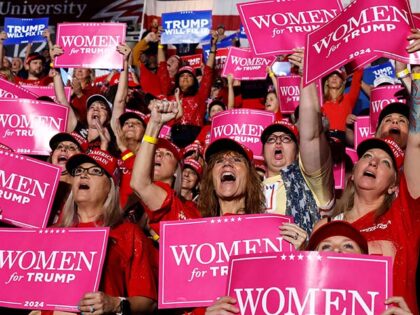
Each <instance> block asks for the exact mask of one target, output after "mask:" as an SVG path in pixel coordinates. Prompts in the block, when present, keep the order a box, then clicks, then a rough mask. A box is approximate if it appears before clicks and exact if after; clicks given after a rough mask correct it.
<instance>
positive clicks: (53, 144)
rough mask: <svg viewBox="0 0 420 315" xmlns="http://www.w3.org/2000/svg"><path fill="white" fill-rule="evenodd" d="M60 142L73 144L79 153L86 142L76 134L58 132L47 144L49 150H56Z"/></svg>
mask: <svg viewBox="0 0 420 315" xmlns="http://www.w3.org/2000/svg"><path fill="white" fill-rule="evenodd" d="M62 141H70V142H73V143H74V144H75V145H77V147H78V148H79V150H80V151H82V146H83V144H84V143H87V140H86V139H85V138H83V137H82V136H81V135H79V134H78V133H77V132H70V133H68V132H59V133H57V134H56V135H54V136H53V137H52V138H51V139H50V143H49V144H50V148H51V150H53V151H54V150H55V149H56V148H57V146H58V144H59V143H60V142H62Z"/></svg>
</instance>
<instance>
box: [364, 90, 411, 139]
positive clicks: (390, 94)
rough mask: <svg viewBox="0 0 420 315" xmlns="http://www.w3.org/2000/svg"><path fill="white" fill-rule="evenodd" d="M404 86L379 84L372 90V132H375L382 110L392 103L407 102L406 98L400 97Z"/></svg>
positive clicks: (370, 112)
mask: <svg viewBox="0 0 420 315" xmlns="http://www.w3.org/2000/svg"><path fill="white" fill-rule="evenodd" d="M403 90H404V88H403V87H402V86H401V85H386V86H378V87H376V88H374V89H372V90H371V92H370V111H369V114H370V132H371V133H375V132H376V127H377V125H378V119H379V115H380V113H381V111H382V110H383V109H384V108H385V107H387V106H388V105H389V104H390V103H394V102H400V103H405V99H400V98H398V97H397V96H398V92H402V91H403Z"/></svg>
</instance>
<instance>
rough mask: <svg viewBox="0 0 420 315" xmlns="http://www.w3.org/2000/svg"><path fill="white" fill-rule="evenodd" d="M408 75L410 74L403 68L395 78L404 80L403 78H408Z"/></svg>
mask: <svg viewBox="0 0 420 315" xmlns="http://www.w3.org/2000/svg"><path fill="white" fill-rule="evenodd" d="M409 74H410V70H408V69H407V68H405V69H404V70H401V71H400V72H397V74H396V76H397V78H398V79H404V78H406V77H408V76H409Z"/></svg>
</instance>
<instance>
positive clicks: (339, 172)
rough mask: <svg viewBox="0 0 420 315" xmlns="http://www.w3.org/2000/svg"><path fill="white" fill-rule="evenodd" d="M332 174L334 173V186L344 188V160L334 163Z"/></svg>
mask: <svg viewBox="0 0 420 315" xmlns="http://www.w3.org/2000/svg"><path fill="white" fill-rule="evenodd" d="M333 174H334V188H335V189H344V187H345V182H344V179H345V176H346V169H345V164H344V161H343V162H340V163H334V166H333Z"/></svg>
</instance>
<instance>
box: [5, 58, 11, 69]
mask: <svg viewBox="0 0 420 315" xmlns="http://www.w3.org/2000/svg"><path fill="white" fill-rule="evenodd" d="M11 67H12V63H11V62H10V60H9V59H8V58H7V57H3V68H6V69H10V68H11Z"/></svg>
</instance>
